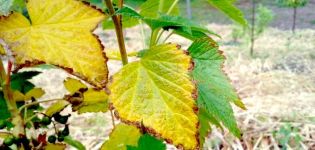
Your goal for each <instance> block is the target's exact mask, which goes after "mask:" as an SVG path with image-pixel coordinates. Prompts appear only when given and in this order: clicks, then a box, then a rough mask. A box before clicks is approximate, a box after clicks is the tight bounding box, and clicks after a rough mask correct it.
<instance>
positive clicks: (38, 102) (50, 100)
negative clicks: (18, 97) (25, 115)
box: [19, 98, 62, 112]
mask: <svg viewBox="0 0 315 150" xmlns="http://www.w3.org/2000/svg"><path fill="white" fill-rule="evenodd" d="M61 99H62V98H60V99H49V100H43V101H36V102H32V103H28V104H25V105H23V106H21V107H20V108H19V112H21V111H22V110H23V109H24V108H27V107H30V106H33V105H37V104H40V103H47V102H52V101H58V100H61Z"/></svg>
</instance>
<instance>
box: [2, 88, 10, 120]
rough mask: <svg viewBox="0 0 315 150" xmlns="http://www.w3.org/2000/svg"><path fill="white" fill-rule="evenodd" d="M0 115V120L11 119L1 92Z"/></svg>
mask: <svg viewBox="0 0 315 150" xmlns="http://www.w3.org/2000/svg"><path fill="white" fill-rule="evenodd" d="M0 114H1V115H0V120H6V119H8V118H10V117H11V114H10V112H9V110H8V107H7V103H6V101H5V99H4V95H3V93H2V92H0Z"/></svg>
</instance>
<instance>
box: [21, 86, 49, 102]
mask: <svg viewBox="0 0 315 150" xmlns="http://www.w3.org/2000/svg"><path fill="white" fill-rule="evenodd" d="M44 94H45V91H44V90H43V89H41V88H33V89H31V90H30V91H28V92H27V93H26V94H25V100H30V99H31V98H32V97H34V98H40V97H42V96H43V95H44Z"/></svg>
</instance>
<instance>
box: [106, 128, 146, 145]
mask: <svg viewBox="0 0 315 150" xmlns="http://www.w3.org/2000/svg"><path fill="white" fill-rule="evenodd" d="M140 136H141V133H140V131H139V129H137V128H136V127H134V126H130V125H126V124H122V123H121V124H118V125H116V126H115V128H114V129H113V131H112V133H111V134H110V135H109V140H107V141H105V143H104V144H103V145H102V147H101V150H127V145H130V146H137V142H138V139H139V138H140Z"/></svg>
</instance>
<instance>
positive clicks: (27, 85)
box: [11, 71, 41, 94]
mask: <svg viewBox="0 0 315 150" xmlns="http://www.w3.org/2000/svg"><path fill="white" fill-rule="evenodd" d="M40 73H41V72H38V71H25V72H19V73H16V74H12V75H11V88H12V89H13V90H18V91H20V92H21V93H23V94H26V93H27V92H28V91H30V90H31V89H33V88H34V87H35V86H34V84H32V83H31V82H29V81H28V80H29V79H32V78H33V77H35V76H37V75H38V74H40Z"/></svg>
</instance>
